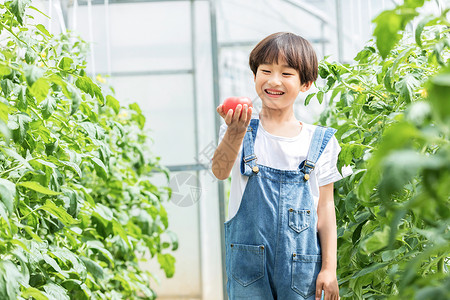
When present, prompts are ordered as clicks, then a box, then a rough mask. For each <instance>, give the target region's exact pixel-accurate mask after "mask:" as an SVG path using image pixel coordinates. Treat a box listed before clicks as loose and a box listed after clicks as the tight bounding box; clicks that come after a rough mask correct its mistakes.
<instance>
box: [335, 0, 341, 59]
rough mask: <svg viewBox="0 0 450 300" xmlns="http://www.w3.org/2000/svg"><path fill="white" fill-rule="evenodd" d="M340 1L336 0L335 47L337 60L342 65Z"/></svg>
mask: <svg viewBox="0 0 450 300" xmlns="http://www.w3.org/2000/svg"><path fill="white" fill-rule="evenodd" d="M341 17H342V14H341V1H340V0H336V30H337V46H338V60H339V62H341V63H342V58H343V52H342V20H341Z"/></svg>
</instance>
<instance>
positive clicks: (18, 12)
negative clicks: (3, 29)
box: [11, 0, 31, 25]
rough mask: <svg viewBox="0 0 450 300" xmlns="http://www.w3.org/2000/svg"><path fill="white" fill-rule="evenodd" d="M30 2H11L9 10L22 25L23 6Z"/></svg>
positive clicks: (22, 0)
mask: <svg viewBox="0 0 450 300" xmlns="http://www.w3.org/2000/svg"><path fill="white" fill-rule="evenodd" d="M30 3H31V0H13V1H12V3H11V11H12V13H13V14H14V16H15V17H16V18H17V21H19V23H20V24H21V25H22V24H23V17H24V14H25V8H26V7H27V6H28V5H29V4H30Z"/></svg>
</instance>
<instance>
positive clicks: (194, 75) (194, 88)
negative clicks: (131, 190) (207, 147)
mask: <svg viewBox="0 0 450 300" xmlns="http://www.w3.org/2000/svg"><path fill="white" fill-rule="evenodd" d="M189 5H190V9H191V11H190V13H191V20H190V21H191V64H192V66H191V68H192V97H193V101H194V103H193V104H194V139H195V153H196V155H198V153H199V140H198V120H199V118H198V111H197V108H198V105H197V104H198V103H197V72H196V71H197V60H196V57H195V44H196V37H195V31H196V30H195V6H194V0H190V1H189ZM195 175H196V184H197V187H200V186H201V185H200V183H201V181H200V170H196V172H195ZM197 208H198V228H199V239H198V240H199V245H198V246H199V247H198V249H199V252H200V259H199V264H200V265H199V269H200V272H199V273H200V285H201V294H202V299H203V298H204V293H203V290H204V288H203V249H202V245H203V239H202V224H203V222H202V221H203V220H204V219H203V218H204V216H205V213H204V211H203V210H204V209H203V207H202V204H201V203H199V204H198V207H197Z"/></svg>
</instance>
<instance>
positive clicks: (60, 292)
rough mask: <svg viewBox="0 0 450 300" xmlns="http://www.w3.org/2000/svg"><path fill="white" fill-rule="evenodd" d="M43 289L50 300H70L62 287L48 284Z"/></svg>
mask: <svg viewBox="0 0 450 300" xmlns="http://www.w3.org/2000/svg"><path fill="white" fill-rule="evenodd" d="M43 288H44V290H45V293H46V294H47V295H48V297H49V299H58V300H59V299H60V300H70V298H69V296H68V295H67V291H66V290H65V289H64V288H63V287H62V286H60V285H57V284H54V283H47V284H46V285H44V286H43Z"/></svg>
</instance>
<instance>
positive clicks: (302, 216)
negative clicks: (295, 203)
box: [289, 208, 311, 233]
mask: <svg viewBox="0 0 450 300" xmlns="http://www.w3.org/2000/svg"><path fill="white" fill-rule="evenodd" d="M310 223H311V210H309V209H300V210H295V209H293V208H289V227H291V228H292V229H293V230H294V231H296V232H297V233H300V232H302V231H303V230H305V229H307V228H308V227H309V224H310Z"/></svg>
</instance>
